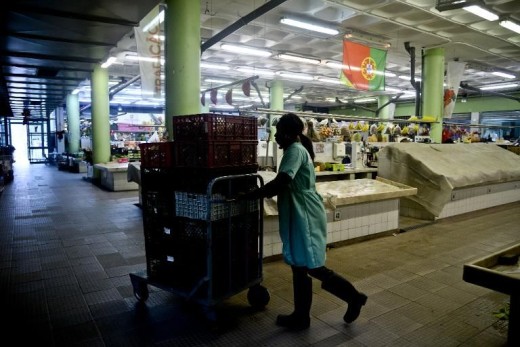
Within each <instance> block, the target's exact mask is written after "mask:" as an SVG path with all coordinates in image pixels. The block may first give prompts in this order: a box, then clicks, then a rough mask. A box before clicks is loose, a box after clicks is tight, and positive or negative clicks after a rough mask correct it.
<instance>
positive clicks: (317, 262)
mask: <svg viewBox="0 0 520 347" xmlns="http://www.w3.org/2000/svg"><path fill="white" fill-rule="evenodd" d="M303 129H304V124H303V122H302V120H301V119H300V118H299V117H298V116H297V115H296V114H294V113H287V114H284V115H283V116H282V117H281V118H280V119H279V121H278V123H277V124H276V133H275V136H274V137H275V140H276V142H277V143H278V145H279V146H280V148H281V149H283V151H284V154H283V157H282V161H281V163H280V167H279V168H278V174H277V175H276V177H275V179H274V180H272V181H271V182H268V183H267V184H265V185H264V186H262V187H261V188H257V189H255V190H253V191H250V192H246V193H243V194H240V195H239V196H238V197H237V199H239V200H245V199H260V198H265V197H273V196H275V195H277V196H278V216H279V227H280V228H279V229H280V237H281V239H282V254H283V258H284V261H285V262H286V263H287V264H288V265H290V266H291V270H292V274H293V293H294V311H293V312H292V313H291V314H288V315H279V316H278V317H277V320H276V324H277V325H279V326H282V327H286V328H288V329H290V330H303V329H307V328H308V327H309V326H310V309H311V305H312V278H311V277H310V276H312V277H314V278H316V279H318V280H320V281H321V282H322V284H321V287H322V288H323V289H325V290H326V291H328V292H330V293H332V294H333V295H335V296H337V297H338V298H340V299H342V300H344V301H346V302H347V304H348V308H347V311H346V313H345V315H344V316H343V320H344V321H345V322H346V323H351V322H353V321H355V320H356V319H357V318H358V316H359V314H360V312H361V308H362V306H363V305H365V303H366V301H367V296H366V295H365V294H363V293H360V292H358V291H357V289H356V288H355V287H354V286H353V285H352V284H351V283H350V282H349V281H348V280H347V279H345V278H343V277H342V276H340V275H338V274H337V273H335V272H334V271H332V270H330V269H328V268H327V267H326V266H325V259H326V246H327V216H326V212H325V207H324V206H323V200H322V197H321V196H320V195H319V194H318V192H317V191H316V174H315V172H314V163H313V160H314V151H313V148H312V142H311V140H310V139H309V138H308V137H306V136H305V135H303V133H302V132H303ZM309 275H310V276H309Z"/></svg>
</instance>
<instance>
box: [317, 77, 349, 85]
mask: <svg viewBox="0 0 520 347" xmlns="http://www.w3.org/2000/svg"><path fill="white" fill-rule="evenodd" d="M316 80H317V81H320V82H324V83H330V84H343V82H341V81H340V80H339V79H338V78H328V77H316Z"/></svg>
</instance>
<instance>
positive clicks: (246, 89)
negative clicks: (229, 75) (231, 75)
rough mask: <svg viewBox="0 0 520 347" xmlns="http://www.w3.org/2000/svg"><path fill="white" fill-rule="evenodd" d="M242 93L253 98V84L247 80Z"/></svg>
mask: <svg viewBox="0 0 520 347" xmlns="http://www.w3.org/2000/svg"><path fill="white" fill-rule="evenodd" d="M242 92H243V93H244V95H245V96H247V97H249V96H251V83H250V80H247V81H245V82H244V83H242Z"/></svg>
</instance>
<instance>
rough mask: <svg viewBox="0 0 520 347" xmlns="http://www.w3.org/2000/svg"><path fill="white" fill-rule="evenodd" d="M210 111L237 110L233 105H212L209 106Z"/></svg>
mask: <svg viewBox="0 0 520 347" xmlns="http://www.w3.org/2000/svg"><path fill="white" fill-rule="evenodd" d="M209 108H210V109H214V110H234V109H235V106H233V105H227V104H226V105H213V104H212V105H210V106H209Z"/></svg>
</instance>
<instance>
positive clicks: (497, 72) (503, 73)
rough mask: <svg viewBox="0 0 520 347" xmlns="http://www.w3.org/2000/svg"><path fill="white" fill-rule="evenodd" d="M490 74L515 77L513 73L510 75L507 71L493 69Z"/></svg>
mask: <svg viewBox="0 0 520 347" xmlns="http://www.w3.org/2000/svg"><path fill="white" fill-rule="evenodd" d="M492 74H493V75H495V76H500V77H504V78H515V77H516V76H515V75H511V74H509V73H505V72H500V71H493V72H492Z"/></svg>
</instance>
